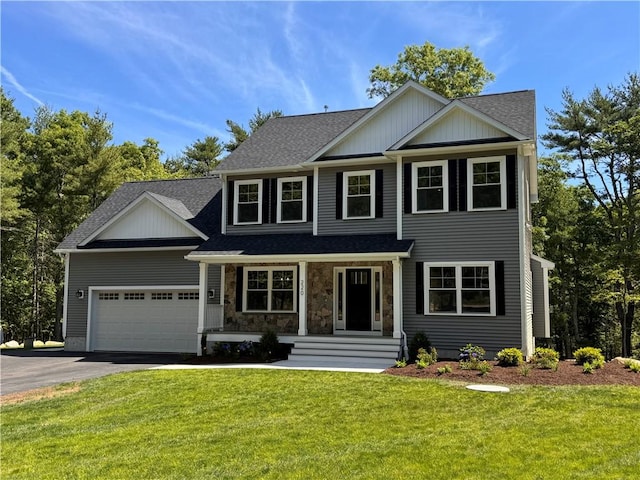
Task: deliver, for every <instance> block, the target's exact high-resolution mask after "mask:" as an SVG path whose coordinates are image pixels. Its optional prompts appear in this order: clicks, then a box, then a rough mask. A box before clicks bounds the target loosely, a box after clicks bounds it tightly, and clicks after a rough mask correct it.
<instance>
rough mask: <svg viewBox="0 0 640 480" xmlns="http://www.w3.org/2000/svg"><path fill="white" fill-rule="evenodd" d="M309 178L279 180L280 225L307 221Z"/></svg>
mask: <svg viewBox="0 0 640 480" xmlns="http://www.w3.org/2000/svg"><path fill="white" fill-rule="evenodd" d="M306 203H307V177H292V178H279V179H278V223H293V222H306V221H307V205H306Z"/></svg>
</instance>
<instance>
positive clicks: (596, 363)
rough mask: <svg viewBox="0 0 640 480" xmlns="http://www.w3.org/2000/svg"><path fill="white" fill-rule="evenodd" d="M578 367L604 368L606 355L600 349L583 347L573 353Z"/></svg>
mask: <svg viewBox="0 0 640 480" xmlns="http://www.w3.org/2000/svg"><path fill="white" fill-rule="evenodd" d="M573 356H574V358H575V359H576V363H577V364H578V365H584V364H585V363H588V364H590V365H591V366H592V367H593V368H602V366H603V365H604V355H602V351H601V350H600V349H599V348H595V347H583V348H579V349H578V350H576V351H575V352H573Z"/></svg>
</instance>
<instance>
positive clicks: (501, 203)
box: [467, 157, 507, 210]
mask: <svg viewBox="0 0 640 480" xmlns="http://www.w3.org/2000/svg"><path fill="white" fill-rule="evenodd" d="M467 168H468V172H467V175H468V189H469V192H468V195H469V199H470V208H469V210H501V209H504V208H506V204H507V186H506V181H505V179H506V159H505V157H485V158H470V159H469V162H468V167H467Z"/></svg>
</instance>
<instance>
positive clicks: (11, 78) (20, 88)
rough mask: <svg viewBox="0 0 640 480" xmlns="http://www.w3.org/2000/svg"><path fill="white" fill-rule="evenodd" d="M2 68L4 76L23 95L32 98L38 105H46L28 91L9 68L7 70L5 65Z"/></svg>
mask: <svg viewBox="0 0 640 480" xmlns="http://www.w3.org/2000/svg"><path fill="white" fill-rule="evenodd" d="M0 68H1V69H2V75H3V76H4V78H6V79H7V81H8V82H9V83H10V84H11V86H12V87H13V88H15V89H16V90H17V91H18V92H20V93H21V94H22V95H24V96H25V97H27V98H28V99H30V100H32V101H33V102H35V103H37V104H38V105H40V106H42V105H44V102H43V101H42V100H40V99H39V98H38V97H36V96H35V95H32V94H31V93H29V91H27V89H26V88H24V87H23V86H22V85H21V84H20V82H18V80H16V77H14V76H13V74H12V73H11V72H10V71H9V70H7V69H6V68H5V67H4V66H3V67H0Z"/></svg>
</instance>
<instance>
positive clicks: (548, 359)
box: [531, 347, 560, 370]
mask: <svg viewBox="0 0 640 480" xmlns="http://www.w3.org/2000/svg"><path fill="white" fill-rule="evenodd" d="M559 362H560V354H559V353H558V352H556V351H555V350H554V349H553V348H543V347H538V348H536V350H535V352H533V355H532V357H531V363H532V364H533V365H535V366H536V367H538V368H544V369H548V370H557V369H558V363H559Z"/></svg>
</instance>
